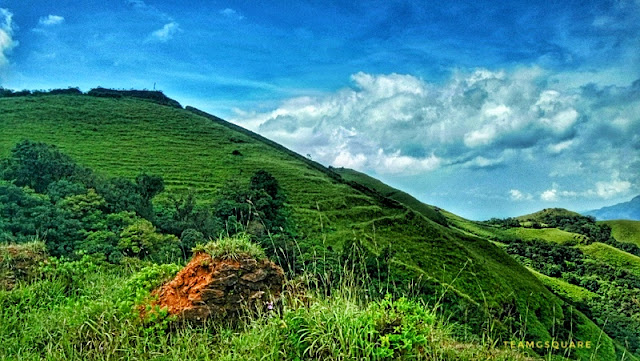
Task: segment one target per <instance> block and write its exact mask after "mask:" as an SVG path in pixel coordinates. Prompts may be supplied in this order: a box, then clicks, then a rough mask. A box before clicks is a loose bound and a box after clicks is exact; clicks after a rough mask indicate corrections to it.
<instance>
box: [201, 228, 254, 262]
mask: <svg viewBox="0 0 640 361" xmlns="http://www.w3.org/2000/svg"><path fill="white" fill-rule="evenodd" d="M193 252H194V253H198V252H205V253H208V254H209V255H210V256H211V258H220V259H235V260H237V259H239V258H241V257H251V258H254V259H257V260H261V259H264V258H266V255H265V253H264V250H263V249H262V248H261V247H260V246H259V245H257V244H255V243H253V242H251V240H250V239H249V236H248V235H246V234H238V235H235V236H233V237H221V238H219V239H217V240H215V241H211V242H209V243H207V244H203V245H197V246H196V247H195V248H194V249H193Z"/></svg>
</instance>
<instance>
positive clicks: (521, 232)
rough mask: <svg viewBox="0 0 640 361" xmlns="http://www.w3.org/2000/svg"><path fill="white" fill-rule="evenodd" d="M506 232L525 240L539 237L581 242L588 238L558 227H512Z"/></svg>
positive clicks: (560, 241) (538, 238) (562, 242)
mask: <svg viewBox="0 0 640 361" xmlns="http://www.w3.org/2000/svg"><path fill="white" fill-rule="evenodd" d="M504 234H505V235H508V236H512V237H513V238H517V239H521V240H524V241H527V240H534V239H537V240H544V241H548V242H553V243H558V244H565V243H571V242H574V243H579V242H581V241H583V240H585V238H586V237H584V236H582V235H580V234H577V233H571V232H567V231H563V230H561V229H558V228H542V229H534V228H522V227H520V228H510V229H508V230H505V232H504Z"/></svg>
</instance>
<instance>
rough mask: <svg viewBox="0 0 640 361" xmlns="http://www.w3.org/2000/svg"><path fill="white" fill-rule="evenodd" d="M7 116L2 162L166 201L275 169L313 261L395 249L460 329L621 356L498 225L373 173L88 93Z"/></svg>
mask: <svg viewBox="0 0 640 361" xmlns="http://www.w3.org/2000/svg"><path fill="white" fill-rule="evenodd" d="M174 105H175V104H174ZM0 114H1V116H0V134H2V136H1V137H0V156H2V157H4V156H6V155H7V154H9V151H10V149H11V148H12V147H13V145H15V144H16V143H17V142H19V141H21V140H23V139H30V140H33V141H40V142H46V143H49V144H53V145H56V146H57V147H58V148H59V149H61V150H62V151H63V152H65V153H66V154H68V155H70V156H71V157H72V158H73V159H74V160H76V161H77V162H78V163H80V164H82V165H85V166H88V167H90V168H92V169H93V170H94V171H96V172H98V173H100V174H104V175H107V176H123V177H126V178H129V179H133V178H134V177H135V176H136V175H137V174H139V173H140V172H143V171H144V172H148V173H152V174H158V175H162V176H163V177H164V179H165V183H166V185H167V189H166V191H165V193H164V195H161V196H160V200H159V201H160V202H162V201H163V197H164V199H166V197H167V194H186V193H187V192H190V191H194V192H195V193H196V194H197V196H198V199H199V201H200V202H203V203H206V202H210V201H211V200H212V199H213V198H214V197H215V195H216V194H217V192H218V191H219V190H220V189H222V188H223V187H224V186H225V184H227V183H228V182H229V181H237V182H239V183H242V184H247V183H248V182H249V178H250V177H251V174H253V173H254V172H255V171H257V170H261V169H262V170H266V171H268V172H270V173H271V174H273V176H274V177H275V178H276V179H277V180H278V182H279V183H280V185H281V186H282V188H283V190H284V192H285V193H286V195H287V201H288V205H289V207H290V208H291V212H292V217H293V219H294V220H295V223H296V225H297V235H298V236H297V237H298V243H299V246H300V248H301V249H302V252H304V253H305V256H307V257H310V258H311V257H314V255H316V254H317V253H318V252H325V253H331V252H336V250H339V249H340V248H341V247H342V245H343V244H344V243H345V242H346V240H349V239H354V238H357V239H360V240H362V241H363V242H364V244H365V245H366V246H367V247H368V248H369V249H370V250H371V252H374V253H376V252H380V250H381V249H382V248H383V247H385V246H389V247H390V248H391V249H392V250H393V252H394V256H393V258H392V260H391V274H390V276H389V277H390V281H391V282H392V283H394V284H397V285H398V287H400V286H401V285H403V284H412V285H413V288H412V289H413V292H415V293H417V294H418V295H419V296H421V297H422V298H424V299H425V300H427V301H428V302H431V303H436V302H438V303H440V304H441V307H442V308H443V309H444V310H445V311H446V312H449V313H451V314H453V315H454V317H455V318H456V319H457V320H458V321H459V322H463V323H468V324H469V325H470V327H472V328H473V327H476V328H482V327H487V324H491V325H493V326H495V328H496V329H497V330H502V332H503V333H502V335H503V337H505V336H504V335H508V334H511V335H513V334H514V333H517V334H518V335H520V337H521V338H522V339H526V340H543V341H544V340H551V339H552V338H566V337H569V336H570V337H573V338H575V339H579V340H599V341H598V342H599V344H598V348H597V349H596V350H585V349H578V350H576V351H575V353H574V354H572V357H579V358H580V357H582V358H589V357H590V355H591V353H592V352H591V351H593V352H594V356H593V358H592V359H595V360H613V359H616V358H618V357H619V354H620V353H619V352H620V346H616V345H615V344H614V342H613V341H612V340H611V339H610V338H609V337H608V336H607V335H605V334H602V332H601V330H600V329H599V328H598V327H597V326H596V325H595V324H594V323H593V322H592V321H591V320H589V319H588V318H587V317H586V316H585V315H584V314H583V313H581V312H579V311H577V310H576V309H575V308H573V307H572V306H571V305H569V304H568V303H566V302H564V301H563V300H561V299H560V298H559V297H557V296H556V295H554V294H553V293H552V292H550V291H549V290H548V289H547V288H546V287H545V286H544V285H543V284H542V283H541V282H540V281H539V280H538V278H537V277H536V276H535V275H533V274H532V273H531V272H529V271H528V270H527V269H526V268H525V267H524V266H522V265H521V264H519V263H518V262H516V261H515V260H514V259H513V258H512V257H510V256H509V255H508V254H507V253H506V252H505V251H503V250H502V249H501V248H499V247H497V246H495V245H494V244H492V243H491V242H490V241H489V240H488V239H490V238H492V237H487V236H491V235H492V234H494V235H495V234H496V233H495V232H494V228H491V227H485V226H483V225H477V224H476V223H474V222H471V221H467V220H464V219H462V218H460V217H456V216H455V215H451V214H449V213H447V212H445V211H437V210H436V209H435V208H433V207H431V206H427V205H423V204H422V203H420V202H419V201H417V200H415V198H413V197H410V196H409V195H407V194H406V193H402V192H398V191H395V190H393V189H392V188H390V187H388V186H385V185H384V184H382V183H381V182H378V181H376V180H374V179H372V178H370V177H369V178H366V177H363V176H358V175H357V174H355V173H352V172H349V171H346V170H342V171H335V170H332V169H329V168H325V167H323V166H322V165H320V164H318V163H315V162H312V161H311V160H309V159H306V158H304V157H302V156H300V155H298V154H295V153H293V152H291V151H289V150H287V149H286V148H284V147H282V146H280V145H278V144H276V143H274V142H272V141H269V140H267V139H265V138H263V137H261V136H259V135H257V134H254V133H252V132H249V131H247V130H244V129H242V128H240V127H238V126H235V125H233V124H230V123H228V122H225V121H224V120H222V119H220V118H217V117H215V116H211V115H208V114H206V113H203V112H201V111H199V110H197V109H194V108H190V107H187V108H186V109H181V108H180V107H177V106H166V105H162V104H158V103H155V102H153V101H148V100H144V99H137V98H134V97H129V96H124V97H95V96H88V95H46V96H24V97H12V98H0ZM443 217H446V218H443ZM443 220H445V221H443ZM483 232H484V233H483ZM399 289H402V288H399Z"/></svg>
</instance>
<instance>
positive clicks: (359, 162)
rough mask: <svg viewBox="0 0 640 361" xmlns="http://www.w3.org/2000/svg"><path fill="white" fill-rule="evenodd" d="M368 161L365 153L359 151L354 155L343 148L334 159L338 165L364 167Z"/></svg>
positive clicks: (355, 167) (334, 162) (335, 164)
mask: <svg viewBox="0 0 640 361" xmlns="http://www.w3.org/2000/svg"><path fill="white" fill-rule="evenodd" d="M366 162H367V157H366V156H365V155H364V154H362V153H358V154H356V155H353V154H351V153H349V151H346V150H343V151H341V152H340V153H338V155H337V156H336V158H335V159H334V160H333V165H334V166H336V167H345V168H352V169H362V167H363V166H364V165H365V164H366Z"/></svg>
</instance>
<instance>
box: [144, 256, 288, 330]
mask: <svg viewBox="0 0 640 361" xmlns="http://www.w3.org/2000/svg"><path fill="white" fill-rule="evenodd" d="M283 283H284V272H283V271H282V269H281V268H280V267H278V266H277V265H276V264H275V263H273V262H271V261H269V260H267V259H263V260H255V259H253V258H249V257H246V258H240V259H238V260H233V259H224V260H223V259H214V258H211V256H210V255H209V254H207V253H204V252H200V253H198V254H196V255H194V257H193V258H192V259H191V261H190V262H189V264H187V265H186V266H185V268H183V269H182V270H181V271H180V272H178V274H177V275H176V277H175V278H174V279H173V280H171V281H169V282H167V283H166V284H164V285H163V286H162V287H160V288H159V289H157V290H155V291H154V292H153V294H154V295H157V296H158V299H157V301H155V302H154V305H158V306H159V307H160V308H164V307H166V308H167V310H168V311H169V313H170V314H172V315H178V316H179V318H180V319H182V320H194V321H202V320H205V319H207V318H210V317H233V316H236V315H239V314H241V313H242V312H246V311H253V310H256V309H269V308H272V307H273V305H274V304H275V303H277V302H278V301H279V299H280V294H281V292H282V284H283Z"/></svg>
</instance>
